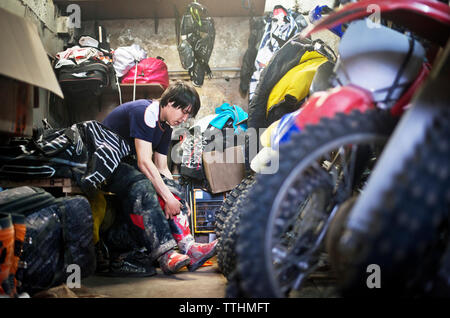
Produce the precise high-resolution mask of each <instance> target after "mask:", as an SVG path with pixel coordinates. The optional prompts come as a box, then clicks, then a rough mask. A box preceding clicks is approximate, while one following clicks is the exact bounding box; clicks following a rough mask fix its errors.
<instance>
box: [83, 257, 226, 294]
mask: <svg viewBox="0 0 450 318" xmlns="http://www.w3.org/2000/svg"><path fill="white" fill-rule="evenodd" d="M211 261H212V265H210V266H203V267H200V268H199V269H197V270H196V271H195V272H192V273H191V272H189V271H188V270H187V269H186V268H183V269H182V270H181V271H180V272H179V273H177V274H176V275H165V274H164V273H162V272H161V270H160V269H159V268H157V275H155V276H150V277H132V278H131V277H130V278H124V277H105V276H98V275H93V276H90V277H87V278H86V279H84V280H82V282H81V284H82V286H83V293H86V294H90V295H98V296H103V297H115V298H224V297H225V288H226V282H227V281H226V278H225V277H224V276H223V275H222V274H221V273H220V271H219V268H218V265H217V259H216V258H215V257H214V258H213V259H212V260H211Z"/></svg>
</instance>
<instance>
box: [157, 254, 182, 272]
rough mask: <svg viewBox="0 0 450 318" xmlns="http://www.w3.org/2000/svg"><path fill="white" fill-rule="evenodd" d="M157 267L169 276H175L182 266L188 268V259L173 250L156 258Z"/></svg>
mask: <svg viewBox="0 0 450 318" xmlns="http://www.w3.org/2000/svg"><path fill="white" fill-rule="evenodd" d="M158 262H159V267H160V268H161V270H162V271H163V272H164V273H165V274H167V275H169V274H175V273H176V272H178V271H179V270H180V269H181V268H183V267H184V266H186V265H187V266H189V264H190V258H189V256H187V255H184V254H180V253H177V252H175V251H174V250H170V251H168V252H166V253H164V254H163V255H161V256H160V257H159V258H158Z"/></svg>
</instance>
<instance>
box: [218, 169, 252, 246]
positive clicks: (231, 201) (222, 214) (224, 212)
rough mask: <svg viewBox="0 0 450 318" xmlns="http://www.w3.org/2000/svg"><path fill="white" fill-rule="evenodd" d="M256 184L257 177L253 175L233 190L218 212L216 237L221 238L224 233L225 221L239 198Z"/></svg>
mask: <svg viewBox="0 0 450 318" xmlns="http://www.w3.org/2000/svg"><path fill="white" fill-rule="evenodd" d="M254 182H255V175H253V174H251V175H249V176H247V177H246V178H244V179H243V180H242V181H241V183H239V184H238V185H237V186H236V187H234V189H233V190H231V191H230V192H229V193H228V194H227V196H226V198H225V200H224V201H223V203H222V206H221V207H220V209H219V210H218V211H217V212H216V215H215V217H216V223H215V233H216V237H217V238H220V236H221V235H222V232H223V227H224V224H225V220H226V218H227V216H228V215H229V212H230V211H231V209H232V208H233V207H234V206H235V205H236V202H237V200H238V198H239V197H240V196H241V194H242V192H243V191H245V189H247V188H248V187H249V186H250V185H252V184H253V183H254Z"/></svg>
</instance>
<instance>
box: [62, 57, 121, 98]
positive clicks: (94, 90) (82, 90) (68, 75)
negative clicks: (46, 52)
mask: <svg viewBox="0 0 450 318" xmlns="http://www.w3.org/2000/svg"><path fill="white" fill-rule="evenodd" d="M113 72H114V70H113V67H112V65H108V64H105V63H103V62H92V61H87V62H84V63H81V64H78V65H65V66H62V67H61V68H60V69H59V71H58V82H59V85H60V86H61V89H62V91H63V93H64V94H65V95H67V96H69V97H72V98H86V97H93V96H99V95H100V94H101V93H102V92H103V90H104V89H105V88H107V87H114V86H115V85H114V84H113V83H112V82H113V81H114V78H115V75H114V73H113Z"/></svg>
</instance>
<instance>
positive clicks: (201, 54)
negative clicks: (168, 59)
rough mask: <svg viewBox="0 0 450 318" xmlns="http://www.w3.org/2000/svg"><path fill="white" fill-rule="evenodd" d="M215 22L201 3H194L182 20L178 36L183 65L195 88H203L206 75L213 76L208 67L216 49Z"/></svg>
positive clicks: (188, 7)
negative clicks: (214, 48)
mask: <svg viewBox="0 0 450 318" xmlns="http://www.w3.org/2000/svg"><path fill="white" fill-rule="evenodd" d="M215 37H216V31H215V27H214V20H213V19H212V18H211V17H210V16H209V13H208V10H207V9H206V8H205V7H204V6H202V5H201V4H200V3H197V2H192V3H190V4H189V5H188V6H187V8H186V12H185V14H184V15H183V17H182V19H181V25H180V34H177V39H178V40H179V41H180V42H179V43H177V48H178V53H179V55H180V61H181V65H182V66H183V68H184V69H186V70H188V72H189V76H190V78H191V80H192V83H193V84H194V86H202V85H203V80H204V78H205V75H208V76H209V77H211V76H212V73H211V69H210V67H209V65H208V62H209V58H210V57H211V53H212V50H213V47H214V40H215Z"/></svg>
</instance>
